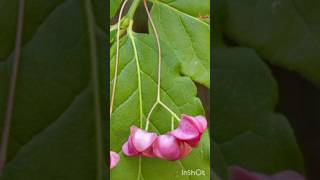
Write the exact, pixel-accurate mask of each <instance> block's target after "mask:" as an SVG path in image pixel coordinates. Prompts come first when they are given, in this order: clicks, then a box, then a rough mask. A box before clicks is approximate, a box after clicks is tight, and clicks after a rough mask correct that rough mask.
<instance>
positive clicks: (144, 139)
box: [122, 126, 157, 156]
mask: <svg viewBox="0 0 320 180" xmlns="http://www.w3.org/2000/svg"><path fill="white" fill-rule="evenodd" d="M156 138H157V134H156V133H149V132H147V131H144V130H142V129H140V128H137V127H136V126H132V127H131V133H130V136H129V138H128V141H127V142H126V143H125V144H124V145H123V146H122V150H123V152H124V154H125V155H127V156H137V155H141V154H142V153H143V152H144V151H146V150H148V149H150V148H151V146H152V144H153V142H154V141H155V140H156Z"/></svg>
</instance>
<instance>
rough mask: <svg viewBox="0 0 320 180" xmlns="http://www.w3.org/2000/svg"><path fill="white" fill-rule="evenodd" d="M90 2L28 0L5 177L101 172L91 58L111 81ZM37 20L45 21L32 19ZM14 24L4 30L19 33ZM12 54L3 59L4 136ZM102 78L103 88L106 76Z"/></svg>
mask: <svg viewBox="0 0 320 180" xmlns="http://www.w3.org/2000/svg"><path fill="white" fill-rule="evenodd" d="M17 2H18V1H6V3H1V9H10V8H9V7H11V6H12V5H17ZM56 2H58V1H56ZM85 2H86V1H79V0H67V1H63V2H61V3H60V4H58V3H54V2H53V1H52V2H48V3H47V4H46V3H44V2H43V1H41V2H40V1H36V0H33V1H26V4H25V5H26V10H27V11H26V16H25V18H26V19H25V23H27V24H25V29H24V34H23V36H24V38H26V39H24V43H23V46H22V52H21V59H20V67H19V72H18V79H17V89H16V95H15V106H14V111H13V118H12V125H11V131H10V139H9V147H8V159H7V160H8V161H7V164H6V166H5V169H4V172H3V176H2V177H1V178H0V179H1V180H21V179H26V178H27V179H32V180H38V179H41V180H57V179H64V180H74V179H77V180H92V179H96V178H97V177H96V176H97V169H98V168H101V167H98V166H97V156H98V155H97V144H96V142H97V139H96V125H95V120H96V114H95V111H97V109H96V108H94V102H95V101H94V98H93V97H94V92H95V91H96V90H97V89H95V88H94V87H93V85H92V84H93V83H92V82H91V80H93V77H92V76H91V73H90V71H91V63H92V62H91V60H92V59H93V58H92V57H93V56H98V58H99V60H100V61H99V63H100V64H101V65H100V67H102V68H101V71H99V72H100V73H101V74H100V77H105V70H104V71H102V70H103V69H104V68H103V67H105V57H106V53H105V49H106V46H105V44H106V43H105V42H106V35H105V34H104V33H103V32H102V31H100V30H99V27H98V26H97V25H96V24H93V26H94V27H93V28H94V29H95V30H96V31H97V33H94V32H93V33H92V32H91V33H90V32H89V31H88V29H89V27H92V26H91V25H92V24H90V23H94V22H93V21H92V20H91V19H90V20H89V17H88V12H87V11H86V10H87V9H88V10H89V11H90V12H91V11H95V13H97V12H96V9H90V8H89V6H87V5H86V4H85ZM53 4H54V5H53ZM40 7H41V8H40ZM39 8H40V9H39ZM5 12H6V13H7V14H5V16H6V17H11V16H13V14H17V9H11V10H10V12H8V11H5ZM39 12H41V13H39ZM0 13H3V11H0ZM33 13H34V14H33ZM37 15H39V16H40V17H37V18H35V19H33V18H34V17H33V16H37ZM30 16H31V17H30ZM1 17H3V16H2V15H1ZM38 19H41V21H40V20H38ZM32 20H37V21H36V22H33V21H32ZM1 22H2V21H1ZM15 23H16V22H15ZM15 26H16V25H15ZM15 26H12V27H11V28H9V27H6V28H8V29H7V30H8V31H9V30H10V31H13V32H15V31H16V29H15V28H16V27H15ZM8 31H6V32H8ZM28 33H29V34H28ZM92 37H93V38H94V39H96V40H97V44H96V46H97V48H98V49H95V48H94V46H92V45H91V44H90V40H92V39H93V38H92ZM90 38H91V39H90ZM8 41H9V40H8ZM10 41H12V42H14V41H15V37H10ZM5 43H7V41H0V44H1V46H5V45H4V44H5ZM0 49H1V48H0ZM9 54H11V55H10V56H9V57H8V58H6V59H4V60H3V61H2V62H0V117H1V119H0V129H1V132H2V128H3V117H4V112H5V109H6V100H7V94H8V89H9V88H8V87H9V77H10V76H11V69H12V61H13V49H12V48H11V49H10V53H9ZM99 79H100V78H99ZM95 80H97V79H95ZM100 80H101V83H103V84H105V82H106V81H105V79H104V78H101V79H100ZM102 89H103V92H104V91H105V85H101V89H100V90H102ZM104 95H105V92H104ZM101 99H104V98H103V97H101ZM102 106H104V105H102ZM99 113H102V112H99ZM104 153H105V154H107V153H108V152H104ZM100 158H102V157H100ZM105 166H106V165H105ZM106 167H107V166H106ZM106 167H104V169H106Z"/></svg>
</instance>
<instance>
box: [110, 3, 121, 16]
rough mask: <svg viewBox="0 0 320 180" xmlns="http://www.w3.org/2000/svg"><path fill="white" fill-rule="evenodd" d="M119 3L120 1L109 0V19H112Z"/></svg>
mask: <svg viewBox="0 0 320 180" xmlns="http://www.w3.org/2000/svg"><path fill="white" fill-rule="evenodd" d="M121 1H122V0H110V18H113V16H114V15H115V14H116V12H117V11H118V9H119V8H120V5H121Z"/></svg>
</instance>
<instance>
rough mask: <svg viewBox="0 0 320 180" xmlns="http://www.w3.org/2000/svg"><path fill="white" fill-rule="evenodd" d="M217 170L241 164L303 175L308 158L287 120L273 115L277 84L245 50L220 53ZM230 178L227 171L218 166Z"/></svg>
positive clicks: (217, 63) (216, 65)
mask: <svg viewBox="0 0 320 180" xmlns="http://www.w3.org/2000/svg"><path fill="white" fill-rule="evenodd" d="M213 73H214V77H215V80H214V81H215V93H214V102H213V104H214V107H215V109H214V110H215V112H214V118H213V119H214V122H213V124H214V134H215V137H214V141H215V142H216V144H217V147H216V148H218V149H217V150H216V152H219V153H217V154H215V156H222V157H220V158H219V157H215V160H216V162H217V163H216V165H215V166H216V167H218V166H219V164H221V163H222V165H223V164H226V165H227V166H231V165H240V166H243V167H245V168H247V169H250V170H255V171H258V172H264V173H267V174H268V173H275V172H278V171H281V170H287V169H292V170H296V171H298V172H302V173H303V160H302V156H301V153H300V151H299V149H298V146H297V143H296V141H295V137H294V134H293V132H292V130H291V127H290V125H289V124H288V121H287V120H286V118H285V117H284V116H282V115H280V114H277V113H275V112H274V108H275V106H276V104H277V96H278V94H277V85H276V82H275V81H274V79H273V78H272V75H271V73H270V71H269V69H268V68H267V66H266V65H265V64H264V63H263V61H262V60H261V59H260V58H259V56H257V54H256V53H255V52H254V51H253V50H250V49H246V48H233V49H216V52H215V63H214V72H213ZM216 171H217V172H218V173H219V176H221V177H225V169H223V168H222V169H221V168H216Z"/></svg>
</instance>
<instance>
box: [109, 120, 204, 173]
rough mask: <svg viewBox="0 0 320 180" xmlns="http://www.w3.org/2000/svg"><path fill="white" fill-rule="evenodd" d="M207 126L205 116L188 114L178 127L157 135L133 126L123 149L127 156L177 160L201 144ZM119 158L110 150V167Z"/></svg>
mask: <svg viewBox="0 0 320 180" xmlns="http://www.w3.org/2000/svg"><path fill="white" fill-rule="evenodd" d="M206 128H207V120H206V119H205V117H203V116H195V117H192V116H188V115H183V116H182V119H181V122H180V125H179V127H178V128H177V129H175V130H173V131H171V132H169V133H167V134H164V135H157V134H156V133H151V132H147V131H145V130H142V129H140V128H137V127H135V126H132V127H131V129H130V130H131V133H130V136H129V138H128V141H127V142H126V143H125V144H124V145H123V146H122V151H123V153H124V154H125V155H127V156H144V157H149V158H160V159H164V160H170V161H176V160H179V159H182V158H184V157H186V156H188V155H189V154H190V153H191V151H192V148H195V147H197V146H198V145H199V142H200V140H201V137H202V135H203V133H204V132H205V130H206ZM119 159H120V157H119V156H118V155H115V154H114V152H112V154H111V152H110V168H113V167H115V166H116V164H117V163H118V162H119Z"/></svg>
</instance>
